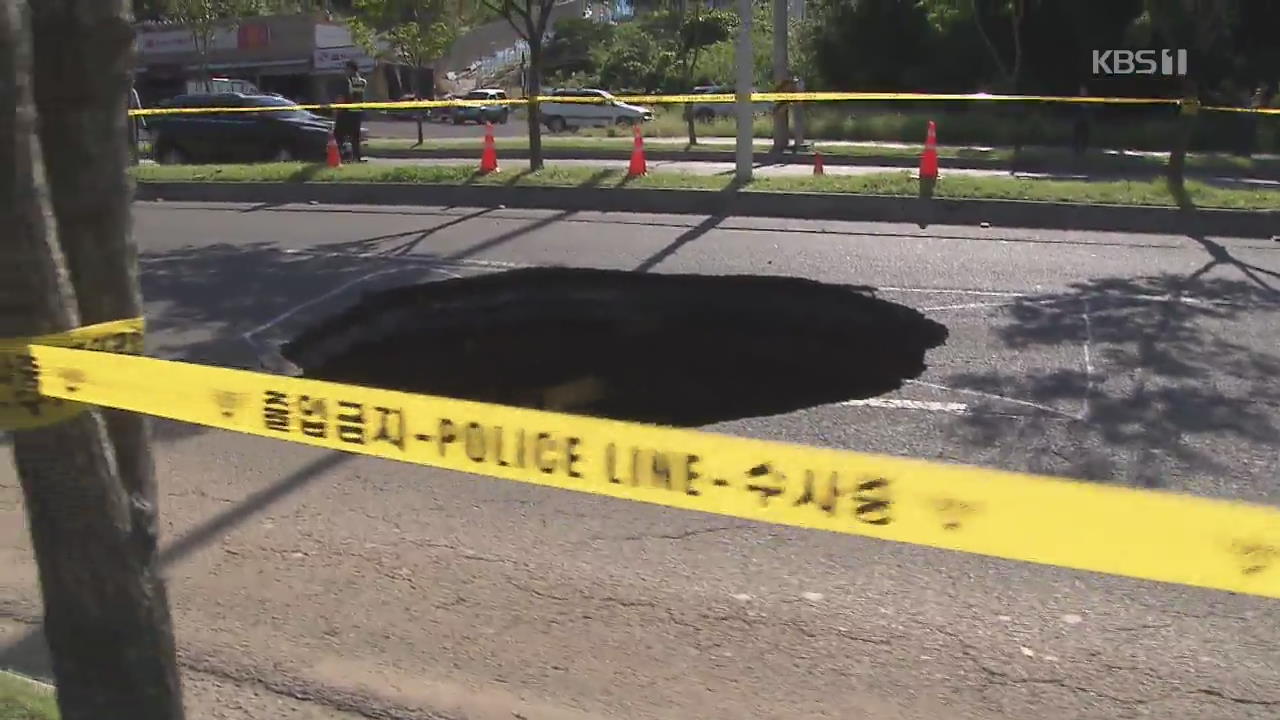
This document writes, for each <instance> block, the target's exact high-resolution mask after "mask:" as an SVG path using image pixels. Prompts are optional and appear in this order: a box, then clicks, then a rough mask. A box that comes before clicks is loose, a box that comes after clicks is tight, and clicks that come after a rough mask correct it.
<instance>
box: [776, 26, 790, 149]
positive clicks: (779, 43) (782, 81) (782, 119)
mask: <svg viewBox="0 0 1280 720" xmlns="http://www.w3.org/2000/svg"><path fill="white" fill-rule="evenodd" d="M790 2H791V0H773V86H774V88H775V92H776V91H778V90H780V89H782V88H784V87H786V85H787V84H788V83H787V81H788V80H790V79H791V69H790V68H789V67H788V65H789V64H790V63H789V62H788V61H787V4H788V3H790ZM787 108H788V106H787V105H784V104H782V103H776V104H775V105H774V109H773V151H774V152H775V153H780V152H782V151H783V150H786V149H787V144H788V143H789V142H790V140H791V138H790V135H791V132H790V128H789V127H788V123H787Z"/></svg>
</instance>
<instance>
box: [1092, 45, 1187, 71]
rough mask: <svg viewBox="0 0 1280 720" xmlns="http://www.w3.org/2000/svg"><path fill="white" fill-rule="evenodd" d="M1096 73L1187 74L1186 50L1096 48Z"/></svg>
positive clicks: (1094, 63) (1094, 57)
mask: <svg viewBox="0 0 1280 720" xmlns="http://www.w3.org/2000/svg"><path fill="white" fill-rule="evenodd" d="M1093 74H1094V75H1186V74H1187V51H1186V50H1160V51H1156V50H1094V51H1093Z"/></svg>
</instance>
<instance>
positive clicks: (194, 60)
mask: <svg viewBox="0 0 1280 720" xmlns="http://www.w3.org/2000/svg"><path fill="white" fill-rule="evenodd" d="M135 36H136V37H135V40H136V57H137V61H136V62H137V65H136V72H135V87H136V88H137V89H138V93H139V95H141V97H142V102H143V104H144V105H146V106H151V105H154V104H155V103H156V102H158V101H159V100H162V99H164V98H168V97H172V96H174V95H178V94H181V93H182V92H185V89H186V84H187V81H188V80H198V79H201V78H204V77H206V76H212V77H227V78H235V79H240V80H247V81H249V82H251V83H253V84H254V85H256V86H257V87H258V88H260V89H261V90H262V91H263V92H271V93H278V94H280V95H283V96H285V97H287V98H289V99H291V100H295V101H297V102H303V103H322V102H331V101H333V100H334V99H335V98H336V97H337V96H338V95H339V94H340V93H341V92H343V90H344V89H345V87H346V83H345V81H344V79H343V76H344V74H345V65H346V62H347V61H348V60H355V61H356V62H357V64H358V65H359V66H360V70H361V72H362V73H364V74H365V76H366V78H367V79H368V80H369V90H368V94H367V98H368V99H370V100H378V99H386V98H398V97H400V96H401V95H402V94H404V93H406V92H408V90H407V89H406V88H407V87H408V86H409V84H410V83H409V82H407V81H408V80H409V77H408V72H407V70H408V69H407V68H404V67H402V66H399V65H397V64H395V63H388V62H382V61H378V60H375V59H374V58H373V57H370V56H369V54H368V53H366V52H365V51H364V50H362V49H361V48H360V47H358V46H357V45H356V44H355V42H354V41H353V40H352V37H351V33H350V32H349V31H348V30H347V28H346V27H345V26H344V25H342V24H341V23H339V22H335V21H331V20H329V19H327V17H326V16H325V15H324V14H323V13H315V14H299V15H276V16H267V17H254V18H246V19H244V20H242V21H240V22H227V23H222V24H219V25H217V26H215V27H214V28H213V29H212V32H211V33H209V35H208V37H207V38H198V37H197V33H196V32H195V31H193V29H192V28H191V27H189V26H183V25H177V24H169V23H163V24H154V23H147V24H140V25H138V26H137V27H136V28H135ZM205 46H207V51H206V52H201V50H202V48H203V47H205ZM428 87H430V85H428Z"/></svg>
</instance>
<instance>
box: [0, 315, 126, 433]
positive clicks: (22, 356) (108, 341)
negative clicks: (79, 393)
mask: <svg viewBox="0 0 1280 720" xmlns="http://www.w3.org/2000/svg"><path fill="white" fill-rule="evenodd" d="M144 326H145V323H144V322H143V319H142V318H133V319H130V320H117V321H114V322H105V323H101V324H98V325H88V326H86V327H80V328H76V329H74V330H69V331H67V332H62V333H54V334H52V335H41V336H39V337H35V338H26V339H22V340H3V339H0V430H21V429H28V428H34V427H40V426H43V425H50V424H53V423H56V422H60V421H62V420H66V419H67V418H69V417H73V416H75V415H77V414H79V413H81V412H84V410H85V409H86V407H85V406H84V405H81V404H79V403H73V402H66V401H65V400H60V399H57V398H52V397H48V396H44V397H42V396H41V395H40V393H39V391H38V389H37V387H36V373H35V364H34V361H33V360H32V358H31V354H30V352H29V346H31V345H33V344H34V345H52V346H57V347H70V348H86V349H92V350H108V351H111V352H116V353H130V354H133V355H141V354H142V346H143V343H142V332H143V329H144Z"/></svg>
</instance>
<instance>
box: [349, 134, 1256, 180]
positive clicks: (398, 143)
mask: <svg viewBox="0 0 1280 720" xmlns="http://www.w3.org/2000/svg"><path fill="white" fill-rule="evenodd" d="M495 142H496V144H497V147H498V151H499V153H501V152H502V151H503V150H527V149H528V148H529V139H528V138H526V137H503V138H497V139H496V141H495ZM542 145H543V148H544V149H546V150H551V151H555V150H573V151H581V152H590V151H593V150H594V151H609V152H627V151H630V150H631V145H632V140H631V138H629V137H627V138H622V137H607V136H569V137H566V136H550V137H544V138H543V139H542ZM482 146H483V140H482V139H480V138H474V139H473V138H429V139H428V140H427V141H426V143H425V144H423V145H417V144H416V141H414V140H409V139H397V138H374V139H372V140H370V141H368V142H367V143H366V144H365V147H366V149H367V150H369V151H374V152H378V151H384V152H385V151H392V152H398V153H399V152H408V153H412V152H415V151H416V152H424V153H425V152H440V151H456V152H458V153H467V154H471V153H475V154H477V155H478V154H479V152H480V150H481V147H482ZM755 147H756V152H767V151H768V150H769V149H770V148H771V147H772V143H771V142H770V141H761V140H757V141H756V142H755ZM813 147H814V148H816V149H817V150H820V151H821V152H822V154H824V155H826V156H828V157H861V158H893V159H900V160H911V161H913V162H914V161H915V160H916V159H917V158H919V157H920V152H921V150H923V146H920V145H876V144H867V145H849V144H839V143H831V142H825V143H824V142H822V141H816V142H814V143H813ZM646 148H647V149H648V150H651V151H652V150H662V151H672V152H681V151H696V152H700V153H720V154H723V155H724V156H725V157H726V158H730V157H732V156H733V153H734V146H733V145H732V144H730V143H722V142H703V143H699V144H697V145H693V146H690V145H688V144H687V143H685V142H671V141H670V140H664V139H654V138H649V143H648V144H647V146H646ZM938 157H939V158H941V159H942V160H943V161H946V160H981V161H983V162H992V163H996V164H998V165H1006V166H1007V165H1009V164H1012V163H1013V161H1014V152H1013V150H1012V149H1011V148H974V147H947V146H945V145H944V146H941V147H939V148H938ZM1018 161H1019V164H1020V165H1026V166H1038V165H1046V166H1053V167H1062V168H1069V169H1071V170H1073V171H1078V172H1086V173H1087V172H1089V171H1090V170H1095V171H1098V170H1108V171H1113V172H1122V171H1130V172H1141V173H1159V172H1163V171H1164V168H1165V165H1166V163H1167V157H1166V156H1164V155H1132V154H1120V153H1118V152H1115V151H1103V150H1093V151H1090V152H1089V153H1088V154H1086V155H1085V157H1083V158H1076V157H1075V156H1074V155H1073V154H1072V153H1071V151H1070V150H1067V149H1065V148H1063V149H1057V148H1024V149H1023V150H1022V152H1021V153H1019V154H1018ZM1187 167H1188V168H1189V169H1191V170H1196V171H1201V172H1206V173H1208V172H1219V173H1225V174H1237V173H1241V172H1266V173H1269V174H1276V175H1280V161H1278V160H1274V159H1270V158H1247V157H1240V156H1236V155H1228V154H1224V153H1191V154H1188V155H1187Z"/></svg>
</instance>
